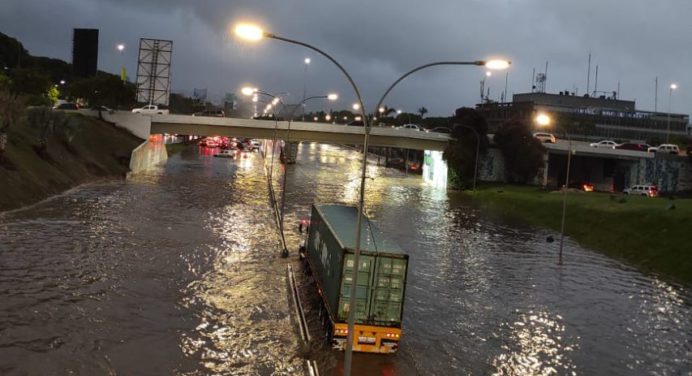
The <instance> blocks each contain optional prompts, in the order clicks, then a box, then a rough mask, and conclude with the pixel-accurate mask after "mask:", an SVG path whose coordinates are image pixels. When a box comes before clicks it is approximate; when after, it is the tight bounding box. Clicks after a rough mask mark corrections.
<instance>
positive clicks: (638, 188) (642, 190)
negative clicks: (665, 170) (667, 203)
mask: <svg viewBox="0 0 692 376" xmlns="http://www.w3.org/2000/svg"><path fill="white" fill-rule="evenodd" d="M622 193H624V194H626V195H638V196H648V197H656V196H658V188H657V187H656V186H655V185H653V184H638V185H633V186H631V187H629V188H625V189H624V190H623V191H622Z"/></svg>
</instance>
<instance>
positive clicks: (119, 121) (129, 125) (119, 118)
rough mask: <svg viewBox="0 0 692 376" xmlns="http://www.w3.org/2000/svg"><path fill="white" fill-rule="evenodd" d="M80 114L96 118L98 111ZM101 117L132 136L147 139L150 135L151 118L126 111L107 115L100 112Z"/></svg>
mask: <svg viewBox="0 0 692 376" xmlns="http://www.w3.org/2000/svg"><path fill="white" fill-rule="evenodd" d="M79 113H80V114H85V115H87V116H93V117H98V116H99V113H98V111H93V110H80V111H79ZM101 116H103V119H104V120H105V121H107V122H110V123H113V124H115V126H116V127H118V128H122V129H126V130H127V131H129V132H130V133H132V134H133V135H135V136H137V137H139V138H143V139H145V140H146V139H147V138H149V134H150V133H151V116H149V115H141V114H133V113H132V112H128V111H114V112H112V113H109V112H107V111H102V112H101Z"/></svg>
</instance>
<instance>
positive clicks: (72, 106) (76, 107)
mask: <svg viewBox="0 0 692 376" xmlns="http://www.w3.org/2000/svg"><path fill="white" fill-rule="evenodd" d="M53 109H54V110H72V111H74V110H79V105H78V104H77V103H72V102H63V103H60V104H59V105H57V106H55V107H54V108H53Z"/></svg>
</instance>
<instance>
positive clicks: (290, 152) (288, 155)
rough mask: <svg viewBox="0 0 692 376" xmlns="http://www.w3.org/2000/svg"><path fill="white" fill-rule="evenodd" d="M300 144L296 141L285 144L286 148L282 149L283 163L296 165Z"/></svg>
mask: <svg viewBox="0 0 692 376" xmlns="http://www.w3.org/2000/svg"><path fill="white" fill-rule="evenodd" d="M298 144H300V142H296V141H291V142H285V143H284V147H283V148H282V149H281V161H282V162H283V163H286V164H294V163H296V155H298Z"/></svg>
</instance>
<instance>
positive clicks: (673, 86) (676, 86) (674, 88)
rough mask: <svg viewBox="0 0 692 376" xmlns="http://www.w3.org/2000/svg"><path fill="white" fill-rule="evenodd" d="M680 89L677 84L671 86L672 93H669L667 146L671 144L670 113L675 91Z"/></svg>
mask: <svg viewBox="0 0 692 376" xmlns="http://www.w3.org/2000/svg"><path fill="white" fill-rule="evenodd" d="M677 88H678V85H677V84H670V92H669V93H668V122H667V123H668V125H667V126H666V144H667V143H669V142H670V111H671V103H672V100H673V90H676V89H677Z"/></svg>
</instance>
